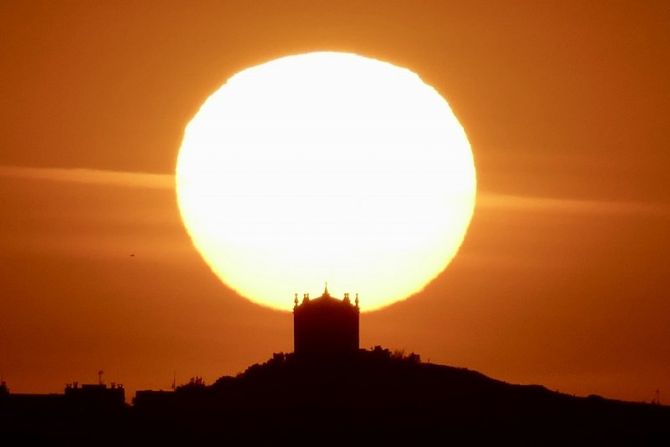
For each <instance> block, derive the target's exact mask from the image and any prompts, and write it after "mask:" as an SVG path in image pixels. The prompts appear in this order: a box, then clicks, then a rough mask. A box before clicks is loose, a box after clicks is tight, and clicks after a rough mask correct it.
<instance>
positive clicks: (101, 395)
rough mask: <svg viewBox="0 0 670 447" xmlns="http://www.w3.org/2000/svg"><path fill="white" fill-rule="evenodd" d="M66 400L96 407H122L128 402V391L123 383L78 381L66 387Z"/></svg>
mask: <svg viewBox="0 0 670 447" xmlns="http://www.w3.org/2000/svg"><path fill="white" fill-rule="evenodd" d="M65 400H66V401H67V402H68V403H70V404H77V405H83V406H86V407H95V408H114V407H122V406H124V405H125V402H126V392H125V389H124V388H123V385H117V384H114V383H113V384H112V385H111V386H109V387H108V386H107V385H105V384H103V383H97V384H83V385H81V386H80V385H79V384H78V383H77V382H74V383H73V384H68V385H67V386H66V387H65Z"/></svg>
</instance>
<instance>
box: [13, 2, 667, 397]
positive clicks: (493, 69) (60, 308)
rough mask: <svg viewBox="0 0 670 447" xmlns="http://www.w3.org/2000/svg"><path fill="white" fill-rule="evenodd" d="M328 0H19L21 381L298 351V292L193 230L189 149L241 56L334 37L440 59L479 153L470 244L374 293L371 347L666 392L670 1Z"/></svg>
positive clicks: (164, 375) (199, 369) (162, 379)
mask: <svg viewBox="0 0 670 447" xmlns="http://www.w3.org/2000/svg"><path fill="white" fill-rule="evenodd" d="M138 3H139V4H138ZM194 3H197V4H194ZM318 3H319V2H311V1H310V2H308V1H304V2H296V1H272V2H263V1H256V2H246V1H245V2H234V1H228V2H214V1H212V2H207V1H202V2H186V1H183V2H178V1H162V2H158V1H155V2H152V1H147V2H130V1H128V2H123V1H120V2H95V3H94V2H87V1H63V2H38V1H32V2H20V1H8V2H2V3H0V29H2V38H1V39H0V72H1V73H2V82H1V83H0V130H1V131H0V199H1V203H2V206H1V207H0V287H1V288H2V290H1V292H0V306H1V309H0V375H1V376H2V377H3V378H4V380H6V381H7V383H8V385H9V387H10V389H11V390H12V391H13V392H47V391H51V392H54V391H60V390H62V388H63V385H64V383H65V382H68V381H73V380H76V381H79V382H92V381H95V380H97V375H96V373H97V371H98V370H99V369H103V370H104V371H105V373H106V375H105V377H106V379H107V380H108V381H115V382H121V383H124V384H125V385H126V387H127V389H128V391H129V392H131V393H132V392H134V390H135V389H142V388H164V389H165V388H168V387H169V386H170V384H171V382H172V378H173V373H174V372H176V375H177V382H180V381H181V382H184V381H187V380H188V378H189V377H191V376H195V375H199V376H203V377H204V378H205V379H206V380H207V381H212V380H214V379H215V378H217V377H219V376H221V375H223V374H234V373H237V372H239V371H241V370H242V369H244V368H245V367H246V366H248V365H249V364H251V363H253V362H258V361H263V360H265V359H267V358H268V357H269V356H270V355H271V354H272V353H273V352H277V351H290V350H291V348H292V318H291V315H290V314H289V313H282V312H276V311H272V310H269V309H265V308H261V307H259V306H256V305H254V304H252V303H250V302H248V301H246V300H245V299H243V298H241V297H239V296H237V295H236V294H235V293H234V292H233V291H231V290H229V289H227V288H226V287H225V286H223V285H222V284H221V282H220V281H219V280H218V279H217V278H216V277H215V276H214V274H213V273H211V271H210V270H209V268H208V267H207V266H206V264H205V263H204V261H203V260H202V259H201V258H200V255H199V254H198V253H197V252H196V251H195V249H194V248H193V247H192V245H191V242H190V240H189V238H188V235H187V233H186V230H185V229H184V227H183V225H182V223H181V220H180V216H179V211H178V208H177V202H176V196H175V191H174V177H173V173H174V169H175V163H176V157H177V151H178V149H179V144H180V142H181V138H182V132H183V130H184V126H185V125H186V123H187V122H188V121H189V119H190V118H191V117H192V116H193V114H194V113H195V112H196V111H197V110H198V108H199V106H200V104H201V103H202V102H203V101H204V100H205V98H207V97H208V96H209V95H210V94H211V93H212V92H213V91H214V90H215V89H216V88H217V87H219V86H220V85H221V83H222V82H224V81H225V80H226V79H227V78H228V77H230V76H231V75H233V74H234V73H236V72H237V71H239V70H241V69H243V68H246V67H248V66H251V65H255V64H258V63H261V62H264V61H267V60H270V59H273V58H277V57H281V56H285V55H288V54H295V53H299V52H307V51H317V50H328V51H350V52H354V53H358V54H363V55H367V56H370V57H374V58H378V59H382V60H386V61H389V62H391V63H395V64H398V65H400V66H406V67H408V68H411V69H412V70H413V71H415V72H416V73H418V74H420V75H421V77H422V78H423V79H424V80H425V81H426V82H427V83H429V84H430V85H432V86H434V87H435V88H436V89H437V90H438V91H439V92H440V93H441V94H442V95H443V96H444V97H445V98H446V99H447V100H448V101H449V104H450V105H451V107H452V109H453V111H454V113H455V114H456V116H457V117H458V118H459V120H460V121H461V124H462V125H463V126H464V128H465V130H466V132H467V134H468V138H469V139H470V143H471V144H472V149H473V152H474V156H475V162H476V165H477V177H478V199H477V205H476V209H475V214H474V217H473V220H472V223H471V226H470V228H469V230H468V234H467V236H466V239H465V241H464V244H463V246H462V247H461V250H460V252H459V254H458V255H457V256H456V258H455V259H454V260H453V261H452V263H451V265H450V266H449V267H448V269H447V270H446V272H445V273H444V274H442V275H441V276H439V277H438V278H437V279H436V280H435V281H434V282H433V283H431V284H430V285H429V286H428V287H427V288H426V289H425V290H423V291H422V292H421V293H419V294H418V295H416V296H415V297H413V298H411V299H409V300H407V301H404V302H401V303H398V304H395V305H393V306H391V307H389V308H386V309H384V310H382V311H379V312H374V313H369V314H364V315H362V317H361V320H362V321H361V337H362V339H361V344H362V346H363V347H369V346H372V345H376V344H381V345H384V346H386V347H389V348H391V349H394V348H397V349H405V350H406V351H414V352H417V353H419V354H421V356H422V358H423V359H424V360H430V361H432V362H437V363H443V364H449V365H455V366H463V367H467V368H470V369H475V370H479V371H481V372H483V373H485V374H487V375H490V376H493V377H495V378H498V379H502V380H506V381H509V382H514V383H541V384H544V385H546V386H547V387H549V388H551V389H558V390H560V391H563V392H568V393H574V394H580V395H585V394H590V393H597V394H602V395H605V396H609V397H615V398H623V399H630V400H647V401H648V400H650V399H652V398H653V397H654V393H655V390H656V389H657V388H660V390H661V400H662V401H663V400H664V398H663V395H664V394H665V395H668V393H670V280H669V279H668V265H670V262H669V259H668V249H669V248H670V231H669V230H668V228H670V184H669V181H668V175H667V172H666V171H667V169H668V166H670V150H669V148H670V133H669V132H668V129H667V127H668V126H667V123H668V117H669V116H670V88H669V87H668V82H667V80H668V79H670V59H669V58H668V55H669V54H670V31H668V29H669V28H668V23H670V8H668V7H667V4H666V2H661V1H659V2H652V1H647V2H617V1H612V2H588V1H587V2H583V1H569V2H535V1H527V2H524V1H518V2H513V4H508V5H505V4H503V2H499V3H494V2H488V1H468V2H443V1H439V2H438V1H434V2H432V1H425V2H415V1H411V2H410V1H407V2H401V1H393V2H390V1H368V2H359V1H351V2H346V1H343V2H329V3H323V4H321V5H320V4H318ZM131 254H133V255H134V256H131ZM311 292H312V293H317V292H319V291H318V290H314V291H311ZM286 299H287V301H288V302H290V301H291V300H292V296H287V297H286ZM362 299H364V297H362ZM664 390H667V392H664ZM666 402H667V400H666Z"/></svg>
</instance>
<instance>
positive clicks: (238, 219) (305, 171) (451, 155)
mask: <svg viewBox="0 0 670 447" xmlns="http://www.w3.org/2000/svg"><path fill="white" fill-rule="evenodd" d="M475 196H476V175H475V166H474V161H473V156H472V150H471V148H470V144H469V142H468V139H467V136H466V134H465V132H464V130H463V128H462V126H461V125H460V124H459V122H458V120H457V119H456V117H455V116H454V114H453V113H452V111H451V109H450V107H449V105H448V104H447V102H446V101H445V99H444V98H442V96H440V94H439V93H438V92H437V91H436V90H435V89H434V88H432V87H431V86H429V85H427V84H426V83H424V82H423V81H422V80H421V78H419V76H417V75H416V74H415V73H413V72H412V71H410V70H408V69H406V68H401V67H398V66H395V65H392V64H390V63H386V62H382V61H379V60H375V59H371V58H367V57H362V56H359V55H355V54H351V53H337V52H315V53H306V54H299V55H294V56H288V57H283V58H280V59H276V60H273V61H270V62H267V63H264V64H261V65H258V66H255V67H251V68H248V69H246V70H243V71H241V72H239V73H237V74H236V75H235V76H233V77H232V78H230V79H229V80H228V81H227V82H226V83H225V84H224V85H223V86H221V87H220V88H219V89H218V90H217V91H216V92H214V93H213V94H212V95H211V96H210V97H209V98H208V99H207V100H206V101H205V103H204V104H203V105H202V107H201V108H200V110H199V111H198V112H197V113H196V115H195V116H194V117H193V119H192V120H191V122H190V123H189V124H188V126H187V127H186V130H185V132H184V138H183V142H182V145H181V148H180V151H179V156H178V160H177V198H178V202H179V208H180V211H181V215H182V218H183V220H184V223H185V225H186V228H187V230H188V232H189V234H190V236H191V239H192V240H193V243H194V245H195V247H196V248H197V249H198V251H199V252H200V253H201V254H202V256H203V257H204V259H205V261H206V262H207V264H208V265H209V266H210V267H211V269H212V270H213V271H214V272H215V273H216V274H217V275H218V276H219V278H220V279H221V280H222V281H223V282H224V283H225V284H226V285H228V286H229V287H231V288H232V289H234V290H236V291H237V292H238V293H239V294H240V295H242V296H244V297H246V298H248V299H249V300H251V301H253V302H255V303H258V304H261V305H264V306H268V307H271V308H275V309H282V310H289V309H291V307H292V305H293V294H294V292H297V293H303V292H319V291H320V290H323V284H324V282H325V281H328V286H329V289H330V292H331V294H333V295H339V296H341V295H342V294H343V293H344V292H354V293H355V292H357V293H359V294H360V297H361V301H360V303H361V304H360V306H361V310H363V311H370V310H375V309H379V308H381V307H384V306H387V305H389V304H392V303H394V302H396V301H398V300H402V299H405V298H407V297H409V296H411V295H412V294H415V293H417V292H419V291H420V290H422V289H423V288H424V287H425V285H426V284H427V283H429V282H430V281H431V280H432V279H434V278H435V277H436V276H437V275H439V274H440V273H441V272H442V271H443V270H444V269H445V268H446V267H447V265H448V264H449V262H450V261H451V260H452V258H453V257H454V256H455V255H456V252H457V251H458V248H459V247H460V245H461V243H462V241H463V238H464V236H465V233H466V230H467V227H468V225H469V223H470V219H471V217H472V213H473V209H474V203H475Z"/></svg>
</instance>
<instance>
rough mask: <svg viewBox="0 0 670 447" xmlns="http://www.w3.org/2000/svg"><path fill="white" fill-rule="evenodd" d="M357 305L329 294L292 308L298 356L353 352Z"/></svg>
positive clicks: (355, 339) (355, 349) (295, 345)
mask: <svg viewBox="0 0 670 447" xmlns="http://www.w3.org/2000/svg"><path fill="white" fill-rule="evenodd" d="M359 314H360V312H359V309H358V307H356V306H354V305H352V304H350V303H348V302H346V301H340V300H337V299H334V298H331V297H329V296H324V297H321V298H317V299H315V300H313V301H304V302H303V303H302V304H301V305H299V306H296V307H295V309H294V310H293V341H294V350H295V353H296V354H297V355H299V356H308V357H315V356H332V355H343V354H348V353H355V352H356V351H358V346H359Z"/></svg>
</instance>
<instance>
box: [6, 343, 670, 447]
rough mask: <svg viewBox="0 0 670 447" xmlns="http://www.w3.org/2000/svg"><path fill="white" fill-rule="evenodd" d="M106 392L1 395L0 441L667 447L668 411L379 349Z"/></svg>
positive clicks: (289, 357)
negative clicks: (121, 395)
mask: <svg viewBox="0 0 670 447" xmlns="http://www.w3.org/2000/svg"><path fill="white" fill-rule="evenodd" d="M82 390H83V388H82ZM70 394H72V393H70ZM107 394H109V397H110V399H109V405H103V406H101V403H102V401H101V400H100V399H99V398H96V399H95V400H93V401H91V402H88V400H82V399H81V396H79V395H77V396H75V397H77V399H73V398H72V397H73V396H69V397H68V395H67V393H66V394H65V395H43V396H42V397H39V396H38V397H35V396H34V395H33V396H24V397H21V396H20V395H16V396H14V398H13V397H12V396H13V395H11V393H5V394H4V395H3V396H0V443H2V444H3V445H4V443H3V442H2V441H3V440H5V439H8V438H9V437H16V436H20V437H21V438H22V439H24V440H26V441H30V442H35V441H41V442H43V443H44V442H47V443H49V444H53V443H54V442H57V443H60V442H62V443H66V444H68V445H72V444H75V443H76V444H86V445H93V444H95V445H101V444H104V445H118V444H123V445H139V444H145V445H156V444H158V443H161V444H174V443H180V444H183V445H201V444H211V443H217V444H224V445H225V444H238V443H245V444H257V443H263V444H267V443H270V442H272V443H279V444H282V445H283V444H287V443H292V444H300V445H302V444H304V443H311V444H314V443H318V444H335V443H345V442H346V443H347V444H353V445H357V444H360V443H362V442H363V440H365V442H366V443H368V442H374V445H377V444H379V443H380V442H384V443H392V445H397V444H398V443H406V444H415V443H416V442H418V441H426V442H427V441H430V442H433V443H440V444H445V443H449V442H457V443H459V444H464V443H465V444H470V445H472V444H482V443H487V444H490V443H497V444H501V443H505V444H507V443H509V442H514V443H515V444H519V443H521V444H527V445H547V444H561V445H566V444H567V445H593V444H594V445H603V444H607V445H670V443H668V441H670V407H667V406H661V405H652V404H642V403H630V402H622V401H615V400H609V399H604V398H602V397H598V396H590V397H574V396H570V395H566V394H561V393H557V392H553V391H550V390H547V389H546V388H544V387H541V386H535V385H531V386H528V385H511V384H507V383H505V382H501V381H498V380H494V379H491V378H489V377H486V376H484V375H483V374H480V373H478V372H475V371H470V370H467V369H463V368H453V367H449V366H443V365H435V364H430V363H422V362H421V361H420V359H419V356H417V355H415V354H410V355H402V354H399V353H397V354H394V353H391V352H390V351H388V350H386V349H383V348H380V347H377V348H375V349H373V350H359V351H357V352H354V353H350V354H348V355H345V356H338V357H333V356H330V357H323V356H321V357H317V358H315V357H305V356H302V357H301V356H296V355H295V354H281V353H280V354H274V356H273V357H272V358H271V359H270V360H268V361H267V362H265V363H263V364H256V365H253V366H251V367H249V368H248V369H247V370H246V371H245V372H243V373H241V374H239V375H237V376H236V377H229V376H226V377H221V378H220V379H218V380H217V381H216V382H215V383H213V384H211V385H206V384H204V383H203V381H202V380H201V379H199V378H194V379H192V380H191V382H190V383H188V384H186V385H182V386H180V387H178V388H177V389H176V390H175V391H140V392H138V393H137V394H136V397H135V400H134V405H133V406H132V407H130V406H125V405H122V406H120V405H119V404H118V399H117V398H116V394H118V393H116V394H115V392H114V390H113V389H110V390H109V393H107ZM96 395H97V394H96ZM12 399H14V400H12Z"/></svg>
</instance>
